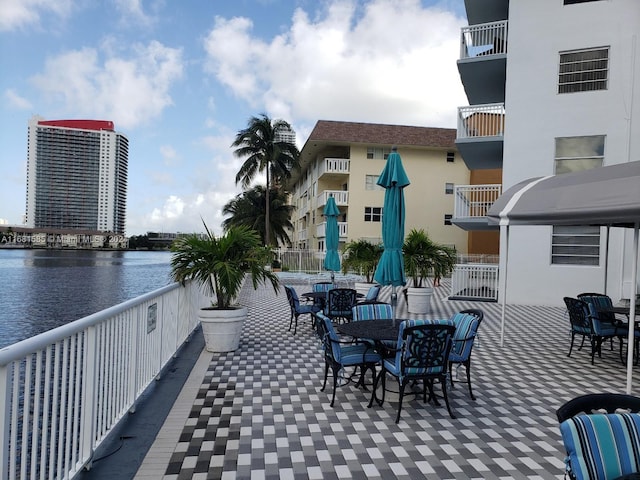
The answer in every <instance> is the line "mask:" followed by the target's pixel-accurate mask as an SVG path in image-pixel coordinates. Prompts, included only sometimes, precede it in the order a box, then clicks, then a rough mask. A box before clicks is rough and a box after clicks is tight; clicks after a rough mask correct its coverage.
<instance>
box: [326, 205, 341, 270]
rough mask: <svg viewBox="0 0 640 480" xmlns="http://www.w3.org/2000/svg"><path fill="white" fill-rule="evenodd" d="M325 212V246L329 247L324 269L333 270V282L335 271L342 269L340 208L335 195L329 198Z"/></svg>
mask: <svg viewBox="0 0 640 480" xmlns="http://www.w3.org/2000/svg"><path fill="white" fill-rule="evenodd" d="M323 214H324V216H325V217H326V228H325V246H326V249H327V253H326V254H325V256H324V269H325V270H330V271H331V282H333V278H334V272H337V271H339V270H340V255H338V243H339V241H340V238H339V235H338V215H340V210H338V206H337V205H336V201H335V199H334V198H333V195H332V196H330V197H329V199H328V200H327V204H326V205H325V206H324V211H323Z"/></svg>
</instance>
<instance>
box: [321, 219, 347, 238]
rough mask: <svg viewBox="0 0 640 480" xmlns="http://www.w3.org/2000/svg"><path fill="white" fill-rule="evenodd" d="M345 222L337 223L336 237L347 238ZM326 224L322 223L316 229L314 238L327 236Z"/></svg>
mask: <svg viewBox="0 0 640 480" xmlns="http://www.w3.org/2000/svg"><path fill="white" fill-rule="evenodd" d="M347 226H348V223H347V222H338V237H340V238H343V237H346V236H347ZM326 230H327V222H322V223H320V224H318V226H317V227H316V236H317V237H318V238H324V237H326V236H327V234H326Z"/></svg>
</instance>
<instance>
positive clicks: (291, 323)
mask: <svg viewBox="0 0 640 480" xmlns="http://www.w3.org/2000/svg"><path fill="white" fill-rule="evenodd" d="M292 325H293V311H292V312H291V318H290V319H289V331H291V326H292Z"/></svg>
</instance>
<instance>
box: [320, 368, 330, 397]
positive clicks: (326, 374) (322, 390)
mask: <svg viewBox="0 0 640 480" xmlns="http://www.w3.org/2000/svg"><path fill="white" fill-rule="evenodd" d="M328 377H329V363H327V362H326V361H325V362H324V382H322V388H321V389H320V391H321V392H324V389H325V388H327V378H328Z"/></svg>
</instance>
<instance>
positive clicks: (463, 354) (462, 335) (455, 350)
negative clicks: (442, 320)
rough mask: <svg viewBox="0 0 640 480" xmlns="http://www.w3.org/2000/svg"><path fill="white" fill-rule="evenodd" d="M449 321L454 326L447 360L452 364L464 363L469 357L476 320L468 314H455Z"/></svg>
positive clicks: (475, 330) (476, 328) (474, 335)
mask: <svg viewBox="0 0 640 480" xmlns="http://www.w3.org/2000/svg"><path fill="white" fill-rule="evenodd" d="M451 320H452V321H453V324H454V325H455V326H456V331H455V333H454V334H453V345H452V346H451V353H450V354H449V360H451V361H452V362H464V361H466V360H467V359H468V358H469V355H471V349H472V348H473V342H474V340H475V337H476V332H477V330H478V319H477V317H476V316H475V315H471V314H468V313H456V314H455V315H454V316H453V317H452V318H451Z"/></svg>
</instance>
